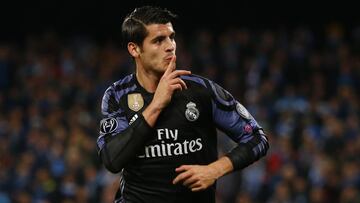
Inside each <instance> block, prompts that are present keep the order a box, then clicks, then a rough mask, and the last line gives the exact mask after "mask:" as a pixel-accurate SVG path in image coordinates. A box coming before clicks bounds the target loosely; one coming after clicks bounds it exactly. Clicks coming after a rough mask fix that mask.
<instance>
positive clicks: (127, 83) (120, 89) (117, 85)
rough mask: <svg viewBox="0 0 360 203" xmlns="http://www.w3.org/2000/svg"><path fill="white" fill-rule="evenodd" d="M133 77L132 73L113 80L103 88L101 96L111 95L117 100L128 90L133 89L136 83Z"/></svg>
mask: <svg viewBox="0 0 360 203" xmlns="http://www.w3.org/2000/svg"><path fill="white" fill-rule="evenodd" d="M133 78H134V74H130V75H127V76H125V77H124V78H122V79H120V80H118V81H116V82H114V83H113V84H112V85H110V86H109V87H108V88H107V89H106V90H105V93H104V97H103V98H106V96H107V95H113V96H114V97H115V99H116V100H119V99H120V98H121V97H122V96H124V95H125V94H127V93H128V92H129V91H132V90H135V88H136V84H135V82H134V80H133Z"/></svg>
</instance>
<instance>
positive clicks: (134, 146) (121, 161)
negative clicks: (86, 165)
mask: <svg viewBox="0 0 360 203" xmlns="http://www.w3.org/2000/svg"><path fill="white" fill-rule="evenodd" d="M151 133H152V128H151V127H150V126H149V125H148V124H147V122H146V121H145V119H144V117H143V116H141V115H139V117H138V119H136V120H135V122H134V123H132V124H131V125H130V126H129V127H128V128H127V129H126V130H125V131H124V132H122V133H120V134H118V135H114V136H111V137H109V138H108V139H106V141H105V142H106V144H105V147H104V148H103V149H102V150H101V151H100V156H101V158H102V161H103V163H104V165H105V167H106V168H107V169H108V170H109V171H110V172H113V173H117V172H119V171H121V170H122V169H123V168H124V167H125V166H126V165H127V164H128V163H129V162H130V161H131V160H132V159H133V158H135V156H136V155H137V154H138V153H139V151H140V150H141V149H142V148H143V146H144V144H145V141H146V140H147V138H148V137H149V136H148V135H149V134H151Z"/></svg>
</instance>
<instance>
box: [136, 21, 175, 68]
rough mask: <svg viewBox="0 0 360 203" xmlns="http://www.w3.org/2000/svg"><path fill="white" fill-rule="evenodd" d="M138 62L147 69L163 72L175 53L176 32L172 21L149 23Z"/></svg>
mask: <svg viewBox="0 0 360 203" xmlns="http://www.w3.org/2000/svg"><path fill="white" fill-rule="evenodd" d="M146 29H147V30H148V35H147V36H146V38H145V39H144V42H143V45H142V48H141V51H140V55H139V58H138V59H139V60H138V62H139V63H140V64H141V66H142V68H144V69H145V71H154V72H156V73H159V74H163V73H164V72H165V70H166V68H167V66H168V64H169V63H170V60H171V58H172V57H173V56H174V55H175V51H176V42H175V32H174V29H173V26H172V24H171V23H167V24H151V25H147V26H146Z"/></svg>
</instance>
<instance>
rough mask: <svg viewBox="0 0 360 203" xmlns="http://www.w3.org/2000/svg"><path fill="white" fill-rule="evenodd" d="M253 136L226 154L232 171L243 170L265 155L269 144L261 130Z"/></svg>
mask: <svg viewBox="0 0 360 203" xmlns="http://www.w3.org/2000/svg"><path fill="white" fill-rule="evenodd" d="M253 136H254V137H253V138H252V139H251V140H249V141H248V142H246V143H241V144H239V145H238V146H237V147H235V148H234V149H233V150H231V151H230V152H229V153H228V154H226V156H227V157H229V159H230V160H231V162H232V164H233V166H234V170H239V169H243V168H245V167H247V166H249V165H250V164H252V163H254V162H255V161H257V160H259V159H260V158H261V157H263V156H265V155H266V152H267V150H268V149H269V143H268V140H267V138H266V136H265V134H264V133H263V132H262V130H258V131H256V132H255V133H254V135H253Z"/></svg>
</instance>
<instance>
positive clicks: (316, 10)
mask: <svg viewBox="0 0 360 203" xmlns="http://www.w3.org/2000/svg"><path fill="white" fill-rule="evenodd" d="M354 4H355V3H349V2H346V1H343V2H330V1H329V2H325V1H260V0H253V1H248V0H247V1H223V0H222V1H218V0H214V1H164V0H156V1H145V0H142V1H140V0H134V1H51V0H50V1H25V2H22V1H11V2H7V3H1V5H0V30H1V32H0V33H1V35H0V37H1V38H2V39H6V40H12V39H13V40H18V39H21V38H23V37H24V36H26V35H28V34H37V33H41V32H43V31H49V30H51V31H55V32H57V33H59V34H62V35H65V36H66V35H72V34H77V33H80V34H83V33H86V34H88V35H92V36H95V37H98V38H104V37H105V38H106V37H109V36H112V35H114V36H116V35H117V34H118V33H119V31H120V25H121V21H122V19H123V18H124V17H125V14H126V13H128V12H130V11H132V10H133V8H134V7H137V6H141V5H159V6H162V7H167V8H169V9H170V10H172V11H174V12H175V13H176V14H178V15H179V17H180V18H179V22H178V23H177V25H176V28H177V30H178V31H179V30H180V31H181V32H185V33H188V32H191V31H192V30H194V29H197V28H201V27H205V28H208V29H212V30H214V31H217V30H221V29H222V28H224V27H226V26H229V25H231V26H234V25H235V26H246V27H250V28H252V29H258V28H260V29H262V28H265V29H267V28H270V29H271V28H278V27H287V28H291V27H295V26H298V25H306V26H310V27H311V28H312V29H317V28H318V27H321V26H322V25H324V24H326V23H330V22H334V21H336V22H340V23H341V24H343V25H344V26H354V25H356V23H358V22H359V16H360V15H359V14H358V11H356V8H357V7H356V6H355V5H354Z"/></svg>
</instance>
